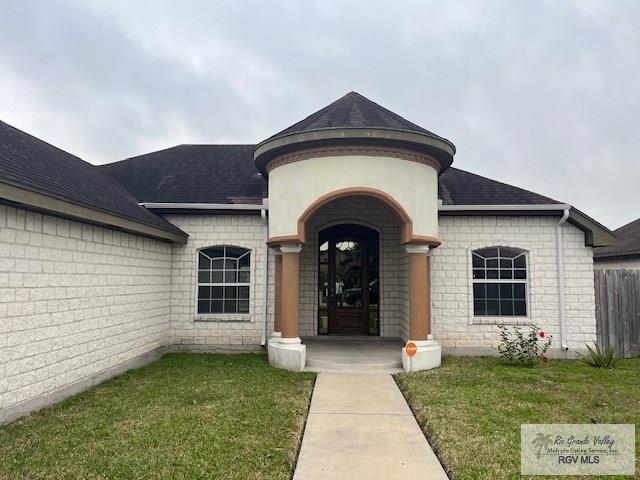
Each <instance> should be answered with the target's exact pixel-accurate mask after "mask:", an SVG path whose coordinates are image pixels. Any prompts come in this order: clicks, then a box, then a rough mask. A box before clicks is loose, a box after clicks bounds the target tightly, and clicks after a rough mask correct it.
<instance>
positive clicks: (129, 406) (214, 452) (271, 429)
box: [0, 354, 315, 479]
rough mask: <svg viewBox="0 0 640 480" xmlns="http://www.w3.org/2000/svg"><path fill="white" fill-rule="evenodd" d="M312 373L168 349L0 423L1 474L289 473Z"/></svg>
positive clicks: (261, 360) (260, 360) (252, 359)
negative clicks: (23, 416)
mask: <svg viewBox="0 0 640 480" xmlns="http://www.w3.org/2000/svg"><path fill="white" fill-rule="evenodd" d="M314 378H315V377H314V375H313V374H306V373H305V374H295V373H290V372H286V371H283V370H276V369H273V368H271V367H270V366H269V364H268V363H267V360H266V358H265V357H262V356H258V355H207V354H170V355H167V356H165V357H163V358H162V359H160V360H158V361H157V362H155V363H153V364H151V365H148V366H146V367H144V368H142V369H139V370H132V371H130V372H127V373H126V374H124V375H121V376H119V377H117V378H115V379H113V380H110V381H108V382H106V383H104V384H102V385H100V386H98V387H96V388H93V389H91V390H89V391H87V392H84V393H82V394H80V395H77V396H75V397H73V398H70V399H68V400H66V401H64V402H63V403H61V404H58V405H56V406H54V407H52V408H49V409H46V410H43V411H41V412H39V413H36V414H34V415H33V416H31V417H29V418H26V419H23V420H21V421H18V422H16V423H13V424H11V425H8V426H5V427H2V428H0V478H2V479H5V478H28V479H41V478H46V479H67V478H69V479H96V478H105V479H106V478H109V479H111V478H151V479H168V478H178V479H182V478H188V479H201V478H212V479H213V478H216V479H217V478H224V479H267V478H269V479H272V478H273V479H288V478H289V476H290V474H291V470H292V466H293V461H294V459H295V455H296V451H297V447H298V442H299V439H300V435H301V431H302V426H303V421H304V416H305V414H306V411H307V406H308V402H309V398H310V396H311V390H312V387H313V382H314Z"/></svg>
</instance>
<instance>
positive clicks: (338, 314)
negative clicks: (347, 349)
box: [318, 225, 379, 335]
mask: <svg viewBox="0 0 640 480" xmlns="http://www.w3.org/2000/svg"><path fill="white" fill-rule="evenodd" d="M319 240H320V241H319V245H320V249H319V252H318V290H319V292H318V333H320V334H336V335H379V325H378V298H379V291H378V290H379V281H378V263H379V262H378V234H377V232H375V231H374V230H371V229H370V228H367V227H363V226H361V225H337V226H335V227H330V228H327V229H325V230H323V231H322V232H320V235H319Z"/></svg>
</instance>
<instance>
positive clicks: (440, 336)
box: [431, 217, 596, 352]
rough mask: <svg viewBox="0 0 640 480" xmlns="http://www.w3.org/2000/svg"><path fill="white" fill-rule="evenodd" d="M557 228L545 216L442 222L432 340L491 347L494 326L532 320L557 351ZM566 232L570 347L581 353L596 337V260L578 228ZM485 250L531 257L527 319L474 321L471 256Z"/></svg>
mask: <svg viewBox="0 0 640 480" xmlns="http://www.w3.org/2000/svg"><path fill="white" fill-rule="evenodd" d="M556 224H557V219H554V218H547V217H441V218H440V238H441V239H442V245H441V246H440V247H438V248H436V249H434V250H433V251H432V253H431V255H432V304H433V334H434V337H435V339H436V340H438V341H439V342H440V343H441V344H442V345H443V346H444V347H447V348H448V350H449V351H452V350H456V349H458V351H461V352H462V351H464V350H465V349H477V348H489V347H491V348H493V347H495V346H496V345H497V343H498V329H497V327H496V324H497V323H501V322H503V321H504V322H505V323H509V322H510V323H512V324H526V323H529V322H534V323H535V324H537V325H538V326H539V327H540V328H542V329H543V330H545V331H546V332H548V333H550V334H552V335H553V336H554V338H553V347H558V348H559V342H560V314H559V312H560V309H559V295H558V272H557V267H556V265H557V264H556V261H557V260H556V258H557V257H556V255H557V251H556V231H555V225H556ZM563 229H564V231H563V233H564V234H563V238H564V252H565V271H566V301H567V303H566V312H567V332H568V335H567V339H568V344H569V347H570V348H571V349H584V344H585V343H593V342H594V341H595V339H596V321H595V299H594V278H593V256H592V255H593V254H592V249H591V248H590V247H585V244H584V234H583V233H582V232H581V231H580V230H578V229H577V228H575V227H574V226H572V225H570V224H566V225H565V226H564V227H563ZM488 246H511V247H518V248H522V249H525V250H527V251H528V252H529V278H530V281H529V318H527V319H516V318H512V319H509V318H507V317H500V318H486V317H476V318H474V316H473V307H472V299H473V292H472V281H471V266H470V264H471V251H472V250H474V249H477V248H482V247H488Z"/></svg>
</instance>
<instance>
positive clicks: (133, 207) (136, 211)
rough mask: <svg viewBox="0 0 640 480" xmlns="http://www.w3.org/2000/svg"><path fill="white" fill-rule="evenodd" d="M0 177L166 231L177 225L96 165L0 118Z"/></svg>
mask: <svg viewBox="0 0 640 480" xmlns="http://www.w3.org/2000/svg"><path fill="white" fill-rule="evenodd" d="M0 181H2V182H4V183H8V184H11V185H14V186H18V187H21V188H24V189H27V190H30V191H34V192H38V193H41V194H45V195H48V196H51V197H55V198H57V199H60V200H64V201H67V202H70V203H73V204H75V205H80V206H83V207H87V208H91V209H95V210H99V211H101V212H106V213H110V214H114V215H117V216H120V217H123V218H126V219H129V220H134V221H136V222H140V223H142V224H145V225H150V226H153V227H157V228H160V229H162V230H166V231H169V232H175V233H178V232H179V233H182V232H181V231H180V230H179V229H178V228H177V227H175V226H174V225H172V224H170V223H169V222H167V221H166V220H164V219H163V218H161V217H159V216H157V215H155V214H154V213H152V212H150V211H148V210H146V209H145V208H143V207H141V206H139V205H138V204H137V201H136V199H135V198H134V197H133V196H132V195H131V194H130V193H129V192H128V191H127V190H125V189H124V188H123V187H122V186H121V185H119V184H118V183H116V182H115V181H114V180H113V179H111V178H109V177H108V176H107V175H105V174H104V173H102V172H101V171H100V169H99V168H97V167H95V166H93V165H91V164H89V163H87V162H85V161H83V160H81V159H80V158H78V157H76V156H74V155H71V154H70V153H67V152H65V151H64V150H60V149H59V148H57V147H54V146H53V145H50V144H48V143H46V142H44V141H42V140H40V139H38V138H36V137H34V136H32V135H29V134H28V133H25V132H23V131H21V130H18V129H17V128H15V127H12V126H11V125H9V124H7V123H4V122H2V121H0Z"/></svg>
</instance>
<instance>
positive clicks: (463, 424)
mask: <svg viewBox="0 0 640 480" xmlns="http://www.w3.org/2000/svg"><path fill="white" fill-rule="evenodd" d="M396 381H397V383H398V385H399V387H400V389H401V390H402V392H403V394H404V395H405V397H406V398H407V400H408V402H409V404H410V406H411V407H412V409H413V410H414V412H416V415H417V417H418V421H419V423H420V426H421V427H422V428H423V430H424V431H425V434H426V435H427V438H428V439H429V441H430V443H431V444H432V447H433V448H434V450H435V451H436V453H437V454H438V456H439V458H440V459H441V461H442V463H443V464H444V465H445V468H447V470H448V471H449V472H450V473H451V475H452V477H453V478H454V479H456V480H466V479H474V480H475V479H491V480H499V479H514V478H523V477H520V425H521V424H523V423H593V422H596V423H633V424H636V457H637V459H638V458H640V429H638V428H637V425H638V424H639V423H640V359H632V360H623V361H621V362H620V364H619V366H618V367H617V368H616V369H614V370H603V369H597V368H593V367H589V366H586V365H582V364H580V363H578V362H576V361H571V360H556V361H551V362H549V363H548V364H546V365H542V366H540V367H536V368H527V367H514V366H511V365H506V364H505V363H503V362H502V361H501V360H499V359H495V358H453V357H447V358H445V359H444V361H443V364H442V366H441V367H440V368H437V369H434V370H430V371H426V372H418V373H410V374H399V375H397V376H396ZM637 459H636V462H637V461H638V460H637ZM531 478H535V479H541V478H545V477H531ZM548 478H550V479H552V478H559V477H548ZM571 478H581V477H571ZM584 478H585V479H593V478H597V477H584ZM602 478H606V479H612V478H629V477H614V476H608V477H602Z"/></svg>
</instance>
